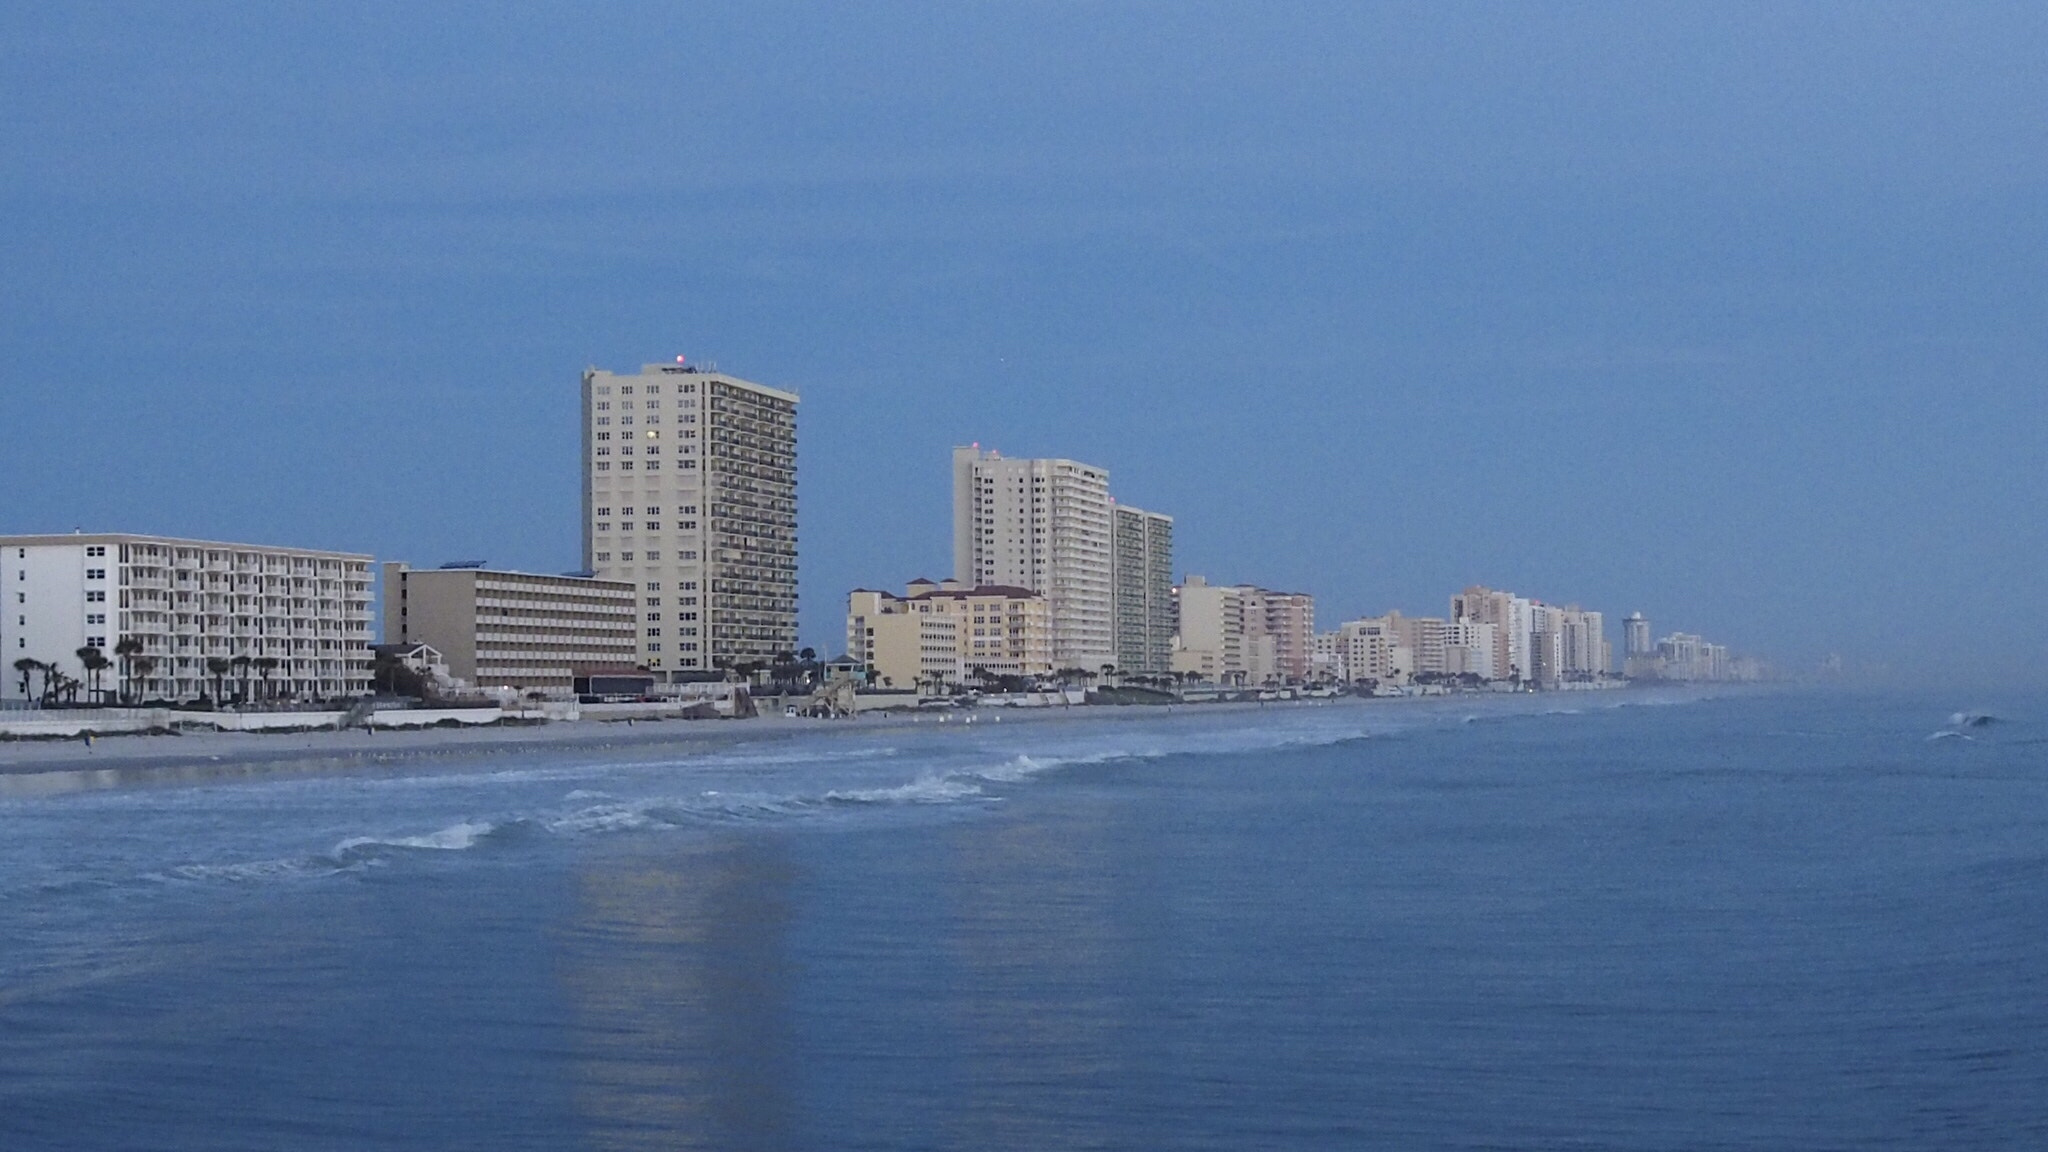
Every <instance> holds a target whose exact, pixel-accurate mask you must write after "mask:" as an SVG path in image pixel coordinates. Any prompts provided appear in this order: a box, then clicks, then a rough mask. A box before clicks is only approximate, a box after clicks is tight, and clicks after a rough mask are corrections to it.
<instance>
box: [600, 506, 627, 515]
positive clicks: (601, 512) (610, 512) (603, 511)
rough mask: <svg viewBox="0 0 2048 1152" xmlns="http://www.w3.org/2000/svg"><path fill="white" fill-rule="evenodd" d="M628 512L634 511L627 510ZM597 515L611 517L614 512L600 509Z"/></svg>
mask: <svg viewBox="0 0 2048 1152" xmlns="http://www.w3.org/2000/svg"><path fill="white" fill-rule="evenodd" d="M627 511H628V513H630V512H631V511H632V510H631V509H627ZM597 514H598V515H599V516H609V515H611V514H612V510H611V509H609V508H599V509H598V510H597Z"/></svg>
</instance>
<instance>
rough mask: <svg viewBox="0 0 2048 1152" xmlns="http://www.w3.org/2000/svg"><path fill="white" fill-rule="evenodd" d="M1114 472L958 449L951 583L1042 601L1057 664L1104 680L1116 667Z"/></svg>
mask: <svg viewBox="0 0 2048 1152" xmlns="http://www.w3.org/2000/svg"><path fill="white" fill-rule="evenodd" d="M1112 507H1113V505H1112V503H1111V501H1110V498H1109V473H1108V472H1106V471H1104V470H1103V469H1101V468H1096V467H1092V466H1090V465H1087V464H1082V463H1080V462H1078V461H1074V460H1059V459H1028V458H1017V459H1011V458H1007V457H1004V456H1003V455H1001V454H1000V453H997V452H995V451H993V450H989V451H984V450H983V449H982V448H981V447H980V446H979V445H972V446H969V447H964V448H955V449H953V578H954V579H955V580H957V581H958V582H959V583H960V584H961V585H962V586H963V587H967V588H974V587H979V586H987V585H1006V586H1011V587H1017V588H1026V589H1029V590H1031V591H1033V592H1036V593H1038V594H1039V595H1040V596H1043V597H1045V599H1046V602H1047V605H1048V607H1049V609H1050V612H1051V620H1052V659H1053V662H1054V664H1055V665H1056V666H1057V667H1059V668H1078V669H1081V670H1083V671H1087V672H1099V671H1100V670H1101V669H1102V668H1103V667H1104V666H1105V665H1112V664H1115V663H1116V659H1117V649H1116V629H1115V593H1114V588H1115V573H1114V566H1115V565H1114V560H1113V558H1112V537H1113V526H1112V525H1113V519H1112V514H1111V508H1112Z"/></svg>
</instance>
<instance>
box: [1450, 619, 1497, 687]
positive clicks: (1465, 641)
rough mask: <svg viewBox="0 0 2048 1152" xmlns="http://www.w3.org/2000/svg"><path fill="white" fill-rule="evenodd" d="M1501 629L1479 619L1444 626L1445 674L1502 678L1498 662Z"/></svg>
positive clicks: (1454, 621) (1487, 678)
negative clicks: (1495, 659) (1496, 659)
mask: <svg viewBox="0 0 2048 1152" xmlns="http://www.w3.org/2000/svg"><path fill="white" fill-rule="evenodd" d="M1498 633H1499V628H1498V627H1497V626H1496V625H1493V624H1487V623H1484V622H1481V621H1478V620H1453V621H1450V622H1449V623H1447V624H1445V625H1444V669H1443V670H1444V671H1445V672H1446V673H1448V674H1450V675H1452V676H1477V677H1478V678H1480V679H1481V680H1498V679H1500V678H1501V677H1500V669H1499V666H1498V665H1496V664H1495V663H1494V656H1495V653H1496V652H1497V651H1498V650H1499V636H1498Z"/></svg>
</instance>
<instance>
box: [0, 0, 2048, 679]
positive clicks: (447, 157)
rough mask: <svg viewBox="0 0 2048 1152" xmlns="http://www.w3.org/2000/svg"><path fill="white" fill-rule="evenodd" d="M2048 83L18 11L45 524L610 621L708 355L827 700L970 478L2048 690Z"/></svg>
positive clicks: (733, 9) (1906, 28)
mask: <svg viewBox="0 0 2048 1152" xmlns="http://www.w3.org/2000/svg"><path fill="white" fill-rule="evenodd" d="M2044 57H2048V10H2044V9H2041V8H2040V7H2039V6H2033V5H2021V4H2011V5H1999V4H1955V5H1941V6H1909V5H1889V4H1877V3H1857V4H1811V5H1799V6H1792V7H1785V6H1771V5H1728V4H1673V5H1660V6H1656V7H1642V6H1633V5H1605V6H1573V7H1568V8H1567V7H1557V8H1551V7H1534V6H1523V5H1461V6H1456V7H1450V6H1439V5H1426V4H1403V5H1378V4H1330V5H1292V6H1270V5H1261V6H1258V7H1256V8H1254V7H1251V6H1244V7H1240V8H1230V7H1213V6H1212V7H1203V8H1200V9H1189V8H1186V7H1184V6H1178V5H1169V4H1120V5H1089V6H1072V5H1052V4H1015V5H1001V6H993V5H989V6H983V5H974V6H959V7H951V6H931V5H907V4H883V5H870V6H863V7H861V8H860V9H858V10H847V9H841V8H836V7H828V6H808V5H794V4H761V3H753V4H702V5H690V6H688V7H687V8H677V7H673V6H668V5H652V4H649V5H630V4H629V5H619V6H606V7H605V8H603V9H602V10H596V11H590V10H581V9H568V8H550V7H536V6H517V5H515V6H496V5H493V6H482V5H477V6H435V7H433V8H430V9H419V8H416V7H412V6H404V5H363V6H351V7H349V8H347V9H344V10H338V11H325V12H303V11H298V10H290V11H287V10H282V9H279V10H268V9H250V8H247V7H244V6H233V5H212V6H177V7H175V8H171V7H160V6H151V5H135V4H108V5H98V6H90V7H86V6H61V7H56V8H35V7H24V8H22V9H18V10H17V9H10V10H9V11H7V12H5V13H0V97H4V99H5V102H6V106H7V107H8V108H9V115H8V117H7V118H6V120H5V122H0V156H4V157H5V158H6V163H5V164H4V165H0V351H4V360H0V373H4V379H0V446H4V451H0V461H4V464H5V467H4V470H0V477H4V482H0V483H4V488H0V492H4V495H0V531H5V532H45V531H57V532H61V531H69V530H70V529H71V528H72V527H73V526H80V527H83V528H84V529H86V530H87V531H134V532H148V533H162V534H169V535H184V536H202V537H214V538H226V539H232V540H241V541H251V542H259V543H266V544H279V545H296V546H307V547H319V548H335V549H349V550H354V551H362V552H370V553H374V554H375V555H377V556H378V557H380V558H388V559H399V560H406V561H409V562H412V563H415V564H422V565H431V564H436V563H439V562H441V561H443V560H450V559H457V558H477V557H483V558H488V559H489V560H490V561H491V562H492V563H493V564H494V565H501V566H516V567H522V568H529V569H534V570H540V571H565V570H569V569H573V568H575V567H577V566H578V563H579V551H580V550H579V529H580V517H579V512H578V492H579V484H578V466H579V455H578V447H577V426H578V418H577V404H578V381H579V377H580V374H581V372H582V370H583V369H584V368H585V367H587V366H596V367H600V368H609V369H614V370H632V369H634V368H637V367H638V366H639V365H640V364H641V363H643V362H652V361H658V360H673V358H674V357H675V356H676V355H677V354H679V353H680V354H687V355H688V356H690V358H691V359H692V360H711V361H716V362H717V364H718V365H719V367H721V368H722V369H724V370H726V371H729V372H732V373H735V374H737V375H739V376H742V377H745V378H747V379H750V380H755V381H759V382H761V383H765V384H770V385H774V386H776V387H780V388H788V389H793V390H795V391H797V392H800V393H801V394H802V397H803V402H802V405H801V406H800V408H799V428H800V451H801V457H800V459H801V464H800V493H801V533H802V546H801V560H802V587H801V594H802V624H801V637H802V642H803V643H804V644H809V645H815V646H817V647H820V648H828V647H830V648H836V647H837V645H838V643H839V641H838V640H837V639H836V638H837V637H838V636H839V635H840V634H841V633H842V632H843V620H844V612H845V600H844V597H845V593H846V592H847V590H848V589H850V588H853V587H855V586H859V585H868V586H875V587H896V586H898V585H900V584H901V583H902V582H903V581H904V580H907V579H909V578H911V577H914V576H919V575H927V576H942V575H946V574H947V573H948V570H949V568H950V561H949V557H950V549H951V540H950V517H949V500H950V492H949V484H950V476H949V450H950V449H951V448H952V447H953V446H954V445H956V444H967V443H971V442H977V441H978V442H980V443H982V444H984V445H986V446H991V447H994V448H998V449H1000V450H1002V451H1003V452H1005V453H1006V454H1014V455H1056V456H1066V457H1072V458H1075V459H1079V460H1083V461H1086V462H1088V463H1091V464H1095V465H1098V466H1100V467H1102V468H1105V469H1107V470H1108V472H1109V473H1110V477H1111V482H1112V486H1113V490H1114V491H1115V492H1116V493H1117V494H1118V496H1119V497H1120V498H1122V499H1125V500H1128V501H1130V502H1131V503H1133V504H1136V505H1138V506H1140V507H1143V508H1146V509H1152V510H1156V511H1160V512H1164V513H1167V514H1170V515H1172V516H1173V517H1175V521H1176V553H1177V561H1176V567H1177V568H1178V569H1179V572H1180V573H1182V574H1184V573H1188V572H1198V573H1203V574H1206V575H1208V576H1209V577H1210V578H1211V579H1214V580H1229V581H1248V582H1255V583H1258V584H1261V585H1264V586H1266V587H1270V588H1284V589H1298V590H1301V591H1307V592H1311V593H1313V594H1314V595H1315V596H1316V597H1317V601H1318V606H1317V607H1318V617H1319V620H1321V621H1322V622H1323V624H1324V626H1328V624H1330V623H1332V622H1334V621H1337V620H1340V619H1344V618H1346V617H1350V616H1359V615H1365V614H1377V613H1380V612H1383V611H1385V610H1387V609H1389V608H1398V609H1400V610H1402V611H1404V612H1411V613H1429V614H1441V613H1442V611H1443V610H1444V608H1445V606H1446V601H1447V598H1448V597H1449V596H1450V594H1451V593H1453V592H1455V591H1457V590H1459V589H1462V588H1463V587H1465V586H1466V585H1468V584H1473V583H1486V584H1489V585H1491V586H1493V587H1498V588H1510V589H1514V590H1515V591H1518V592H1521V593H1523V594H1525V595H1531V596H1539V597H1542V598H1545V599H1548V600H1553V601H1556V602H1569V601H1576V602H1579V603H1582V604H1584V605H1586V606H1587V607H1589V608H1598V609H1600V610H1602V611H1604V612H1606V613H1607V614H1608V617H1609V619H1610V621H1618V620H1619V619H1620V618H1621V617H1623V616H1625V615H1626V614H1627V613H1629V612H1631V611H1641V612H1643V613H1644V614H1646V615H1647V616H1649V617H1650V618H1651V620H1652V621H1653V622H1654V624H1655V627H1656V630H1657V632H1658V634H1659V635H1662V634H1664V633H1666V632H1669V631H1672V630H1684V631H1687V632H1694V633H1700V634H1703V635H1706V636H1708V637H1710V638H1712V639H1714V640H1716V641H1719V642H1722V643H1725V644H1727V645H1729V646H1730V647H1732V648H1734V649H1736V650H1738V651H1741V652H1752V653H1756V654H1759V655H1763V656H1766V657H1769V658H1772V659H1775V660H1778V661H1780V662H1781V663H1783V664H1784V665H1785V666H1787V667H1789V668H1792V669H1795V670H1799V669H1805V668H1808V667H1811V666H1812V664H1813V663H1814V662H1816V661H1818V660H1819V659H1820V658H1821V657H1822V656H1824V655H1826V654H1828V653H1830V652H1839V653H1841V654H1842V656H1843V657H1844V658H1845V659H1846V660H1847V661H1849V662H1850V663H1852V664H1870V663H1878V662H1883V663H1889V664H1891V665H1893V666H1895V667H1902V668H1904V667H1913V668H1919V667H1923V666H1924V667H1925V668H1927V669H1929V670H1935V671H1945V670H1955V669H1962V668H1979V669H1984V670H1988V671H1990V672H1992V673H1995V674H2022V675H2028V676H2032V677H2035V678H2038V677H2039V676H2040V675H2041V671H2040V670H2041V669H2042V668H2043V667H2044V657H2048V619H2044V618H2043V616H2042V614H2040V613H2037V612H2030V611H2027V606H2028V605H2029V603H2030V600H2031V599H2032V597H2030V596H2029V595H2028V594H2029V593H2030V592H2031V591H2032V590H2034V589H2036V588H2038V587H2040V586H2041V583H2042V581H2043V578H2044V576H2043V574H2044V572H2048V517H2044V515H2043V514H2042V512H2041V510H2040V509H2041V503H2042V493H2043V492H2044V491H2048V435H2044V433H2043V429H2044V428H2048V370H2044V369H2048V324H2044V320H2048V269H2044V267H2043V263H2042V260H2041V256H2040V254H2041V253H2042V252H2043V251H2048V212H2044V211H2043V208H2042V206H2043V205H2044V204H2048V117H2044V116H2043V115H2042V114H2041V109H2043V108H2044V107H2048V74H2044V72H2043V71H2042V69H2041V68H2040V67H2039V61H2040V60H2041V59H2043V58H2044ZM1615 626H1616V627H1618V625H1615ZM1614 639H1616V640H1617V641H1618V639H1619V637H1618V635H1617V636H1615V637H1614Z"/></svg>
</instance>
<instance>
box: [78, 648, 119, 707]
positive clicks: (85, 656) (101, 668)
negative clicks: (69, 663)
mask: <svg viewBox="0 0 2048 1152" xmlns="http://www.w3.org/2000/svg"><path fill="white" fill-rule="evenodd" d="M75 655H77V657H78V662H79V664H80V665H82V666H83V667H84V668H85V683H86V687H87V689H88V695H90V696H94V697H97V696H98V695H99V693H100V673H102V672H105V671H106V670H107V669H108V668H109V667H111V666H112V663H113V662H112V661H110V660H108V659H107V657H106V654H105V653H103V652H101V651H100V650H99V649H97V648H94V647H92V646H90V645H88V646H86V647H84V648H80V649H79V650H78V651H77V653H75Z"/></svg>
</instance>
